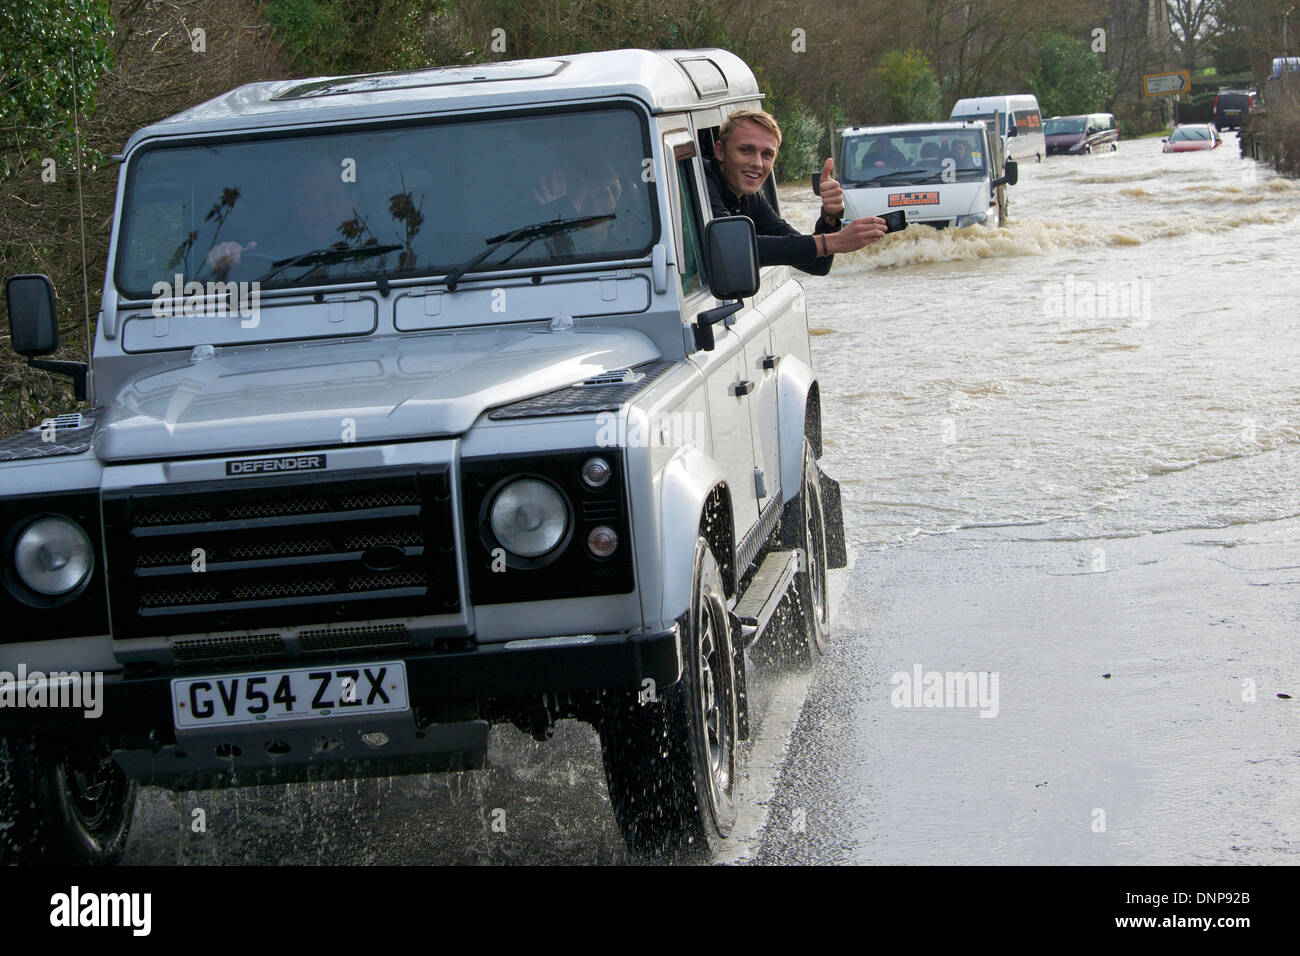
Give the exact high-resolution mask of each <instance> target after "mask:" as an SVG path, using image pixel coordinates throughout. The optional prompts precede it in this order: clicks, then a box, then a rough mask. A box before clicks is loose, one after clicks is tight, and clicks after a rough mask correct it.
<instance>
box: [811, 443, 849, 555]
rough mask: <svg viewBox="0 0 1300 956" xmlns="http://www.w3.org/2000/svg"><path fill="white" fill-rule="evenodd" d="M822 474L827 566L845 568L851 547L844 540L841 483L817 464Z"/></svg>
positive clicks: (818, 470) (818, 472)
mask: <svg viewBox="0 0 1300 956" xmlns="http://www.w3.org/2000/svg"><path fill="white" fill-rule="evenodd" d="M817 474H818V475H820V476H821V485H822V514H823V516H824V520H825V521H826V567H828V568H844V567H848V564H849V549H848V546H847V545H846V544H845V541H844V506H843V505H841V504H840V483H839V482H838V481H836V480H835V479H834V478H832V477H830V476H829V475H827V474H826V473H825V472H824V471H822V469H821V465H818V466H817Z"/></svg>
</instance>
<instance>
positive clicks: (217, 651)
mask: <svg viewBox="0 0 1300 956" xmlns="http://www.w3.org/2000/svg"><path fill="white" fill-rule="evenodd" d="M283 653H284V641H282V640H281V639H280V635H278V634H256V635H252V634H250V635H238V636H231V637H196V638H191V639H189V640H184V641H176V642H175V643H174V644H172V656H174V657H175V658H176V660H178V661H180V662H181V663H185V664H189V663H199V662H204V661H230V660H238V659H239V658H248V657H274V656H276V655H278V654H283Z"/></svg>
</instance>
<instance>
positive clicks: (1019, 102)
mask: <svg viewBox="0 0 1300 956" xmlns="http://www.w3.org/2000/svg"><path fill="white" fill-rule="evenodd" d="M950 119H954V120H982V121H989V120H995V119H996V121H997V123H996V128H997V131H998V132H999V133H1001V134H1002V136H1003V137H1004V138H1005V139H1006V141H1007V158H1008V159H1014V160H1015V161H1016V162H1025V161H1027V160H1030V159H1032V160H1033V161H1034V162H1037V163H1041V162H1042V161H1043V157H1044V156H1046V155H1047V140H1046V139H1045V138H1044V136H1043V115H1042V113H1041V112H1039V109H1038V100H1037V98H1036V97H1033V96H1030V95H1029V94H1028V93H1025V94H1020V95H1017V96H976V97H972V98H970V99H965V100H958V101H957V103H956V104H955V105H954V106H953V108H952V116H951V117H950Z"/></svg>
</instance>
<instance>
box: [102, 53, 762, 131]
mask: <svg viewBox="0 0 1300 956" xmlns="http://www.w3.org/2000/svg"><path fill="white" fill-rule="evenodd" d="M618 96H626V97H634V98H636V99H639V100H641V101H642V102H644V103H645V104H646V105H647V106H648V107H649V108H650V109H651V110H652V111H653V112H656V113H662V112H668V111H671V110H675V109H690V108H694V107H699V106H716V105H721V104H724V103H733V102H736V101H739V100H752V99H756V98H758V97H759V96H760V94H759V92H758V83H757V81H756V80H755V79H754V74H753V71H752V70H750V68H749V67H748V66H747V65H746V64H745V62H744V61H743V60H741V59H740V58H739V57H738V56H736V55H735V54H734V53H730V52H728V51H726V50H718V49H705V50H653V51H652V50H606V51H601V52H598V53H577V54H573V55H570V56H556V57H549V58H546V59H535V60H508V61H501V62H494V63H473V64H467V65H464V66H450V67H433V68H429V69H425V70H410V71H407V72H402V73H371V74H364V75H359V76H339V77H316V78H312V79H297V80H274V81H270V82H263V83H248V84H245V85H244V86H241V87H238V88H236V89H234V90H231V91H230V92H228V93H223V94H222V95H220V96H217V97H215V98H213V99H210V100H208V101H207V102H205V103H200V104H198V105H197V106H193V107H190V108H189V109H187V110H185V111H183V112H181V113H177V114H176V115H174V116H169V117H167V118H166V119H163V120H160V121H159V122H157V123H154V124H153V125H151V126H148V127H145V128H144V129H142V130H139V131H138V132H136V133H135V134H134V135H132V137H131V138H130V140H129V141H128V142H127V146H126V148H127V150H128V151H129V150H130V149H132V148H133V147H134V146H135V145H136V144H137V143H138V142H140V141H141V140H143V139H145V138H149V137H156V136H182V135H194V134H202V133H214V132H226V131H234V130H247V129H265V128H274V127H301V126H315V125H317V124H321V123H330V122H337V121H343V120H355V119H376V118H378V119H382V118H398V117H413V116H422V115H428V114H433V113H441V114H447V113H456V112H461V111H466V110H474V109H485V108H500V107H510V106H536V105H541V104H545V103H563V102H573V101H581V100H591V99H607V98H610V97H618Z"/></svg>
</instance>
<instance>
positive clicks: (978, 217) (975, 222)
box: [957, 212, 989, 229]
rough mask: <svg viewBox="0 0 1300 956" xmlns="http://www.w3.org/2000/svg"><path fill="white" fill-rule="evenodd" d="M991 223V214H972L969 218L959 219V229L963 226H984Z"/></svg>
mask: <svg viewBox="0 0 1300 956" xmlns="http://www.w3.org/2000/svg"><path fill="white" fill-rule="evenodd" d="M988 221H989V214H988V213H986V212H976V213H971V214H970V215H969V216H958V217H957V228H958V229H960V228H961V227H962V226H982V225H984V223H986V222H988Z"/></svg>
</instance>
